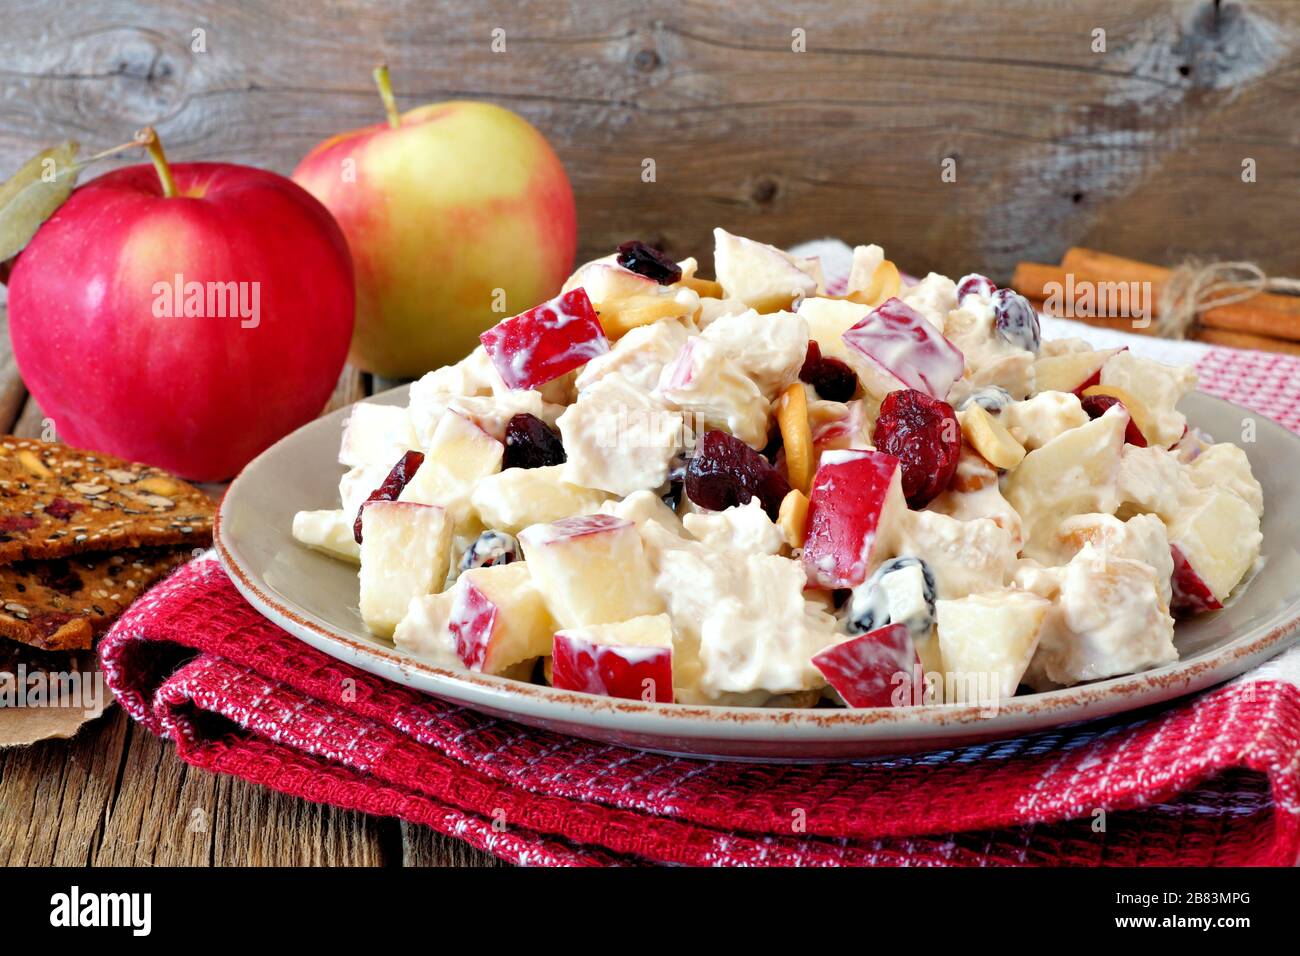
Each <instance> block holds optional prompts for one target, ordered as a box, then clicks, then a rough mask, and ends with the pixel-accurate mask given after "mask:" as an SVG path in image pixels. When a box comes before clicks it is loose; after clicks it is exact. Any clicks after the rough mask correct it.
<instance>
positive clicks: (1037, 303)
mask: <svg viewBox="0 0 1300 956" xmlns="http://www.w3.org/2000/svg"><path fill="white" fill-rule="evenodd" d="M1025 265H1030V266H1036V267H1037V266H1039V265H1040V264H1039V263H1023V262H1022V263H1021V264H1020V265H1019V266H1017V267H1016V275H1017V276H1020V277H1021V279H1022V280H1024V279H1025V277H1027V276H1032V275H1035V274H1036V272H1035V270H1026V271H1022V269H1021V266H1025ZM1043 268H1050V269H1058V267H1057V266H1048V267H1043ZM1060 271H1061V272H1062V274H1064V271H1063V270H1060ZM1043 274H1046V273H1043ZM1046 281H1048V282H1052V281H1059V280H1057V279H1052V278H1048V279H1047V280H1046ZM1022 284H1023V285H1024V287H1023V288H1022V287H1021V285H1017V284H1015V282H1014V280H1013V284H1012V288H1013V289H1015V290H1016V291H1017V292H1019V293H1020V294H1021V295H1023V296H1025V298H1027V299H1028V300H1029V304H1030V305H1032V306H1033V307H1034V308H1035V309H1037V310H1038V311H1039V312H1042V313H1043V314H1044V315H1058V316H1060V317H1062V318H1064V317H1065V316H1061V315H1060V313H1061V312H1062V310H1061V309H1055V310H1052V309H1048V308H1047V304H1046V302H1044V300H1042V299H1040V298H1036V297H1035V296H1034V295H1032V294H1030V292H1028V291H1026V290H1027V289H1032V288H1033V284H1032V283H1029V284H1024V283H1022ZM1038 289H1039V290H1040V291H1041V289H1042V286H1041V285H1039V286H1038ZM1079 321H1080V322H1086V323H1088V324H1089V325H1096V326H1099V327H1102V328H1111V329H1119V330H1120V331H1121V332H1140V333H1143V334H1154V333H1155V326H1154V325H1153V326H1151V327H1150V328H1146V329H1134V328H1133V327H1132V324H1131V320H1129V319H1114V318H1109V317H1106V316H1101V317H1094V318H1080V319H1079ZM1191 337H1192V338H1193V339H1195V340H1196V341H1198V342H1205V343H1206V344H1207V345H1224V346H1227V347H1229V348H1234V349H1255V350H1257V351H1261V352H1284V353H1286V354H1288V355H1300V342H1292V341H1289V340H1287V339H1275V338H1272V337H1271V336H1267V335H1252V334H1251V333H1249V332H1232V331H1229V330H1227V329H1212V328H1205V327H1204V326H1202V327H1201V328H1197V329H1193V330H1192V336H1191Z"/></svg>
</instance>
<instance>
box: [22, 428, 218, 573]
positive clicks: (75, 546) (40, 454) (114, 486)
mask: <svg viewBox="0 0 1300 956" xmlns="http://www.w3.org/2000/svg"><path fill="white" fill-rule="evenodd" d="M212 511H213V506H212V502H211V501H210V500H209V499H208V497H207V496H206V495H204V494H203V492H201V491H199V489H197V488H195V487H194V486H193V485H190V484H187V483H185V482H183V481H181V480H180V479H179V478H174V477H172V476H171V475H169V474H167V473H166V472H164V471H162V470H160V469H158V468H150V467H149V466H147V465H140V464H132V463H130V462H125V461H122V460H121V459H119V458H113V457H111V456H109V455H101V454H98V453H96V452H87V451H81V450H79V449H75V448H69V447H68V446H66V445H59V444H52V443H50V442H41V441H34V440H32V439H25V438H15V437H13V436H12V435H8V436H4V437H3V438H0V565H4V564H9V563H11V562H14V561H22V560H33V559H42V558H63V557H67V556H69V555H72V554H78V553H81V552H85V551H120V550H123V549H125V548H140V547H156V546H161V545H185V546H187V547H190V548H201V547H205V546H206V545H207V544H208V543H209V542H210V541H211V540H212Z"/></svg>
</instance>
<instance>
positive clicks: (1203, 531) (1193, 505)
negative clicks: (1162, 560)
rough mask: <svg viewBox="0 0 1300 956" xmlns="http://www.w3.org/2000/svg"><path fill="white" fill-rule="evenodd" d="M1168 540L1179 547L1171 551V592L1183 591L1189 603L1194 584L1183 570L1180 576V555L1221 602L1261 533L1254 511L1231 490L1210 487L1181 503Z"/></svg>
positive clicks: (1255, 553)
mask: <svg viewBox="0 0 1300 956" xmlns="http://www.w3.org/2000/svg"><path fill="white" fill-rule="evenodd" d="M1169 541H1170V543H1171V544H1172V545H1173V546H1174V547H1175V548H1177V550H1178V553H1177V554H1176V555H1175V557H1174V563H1175V582H1174V588H1175V592H1180V593H1182V594H1185V595H1188V599H1189V603H1194V602H1193V601H1192V598H1193V597H1194V596H1195V595H1196V593H1197V592H1198V590H1199V589H1197V588H1195V587H1191V586H1188V582H1189V581H1190V578H1188V577H1187V575H1186V571H1184V572H1183V574H1182V576H1181V578H1180V576H1179V570H1178V567H1179V566H1180V561H1179V556H1180V555H1181V558H1182V562H1181V564H1185V565H1186V566H1187V568H1188V569H1190V571H1192V572H1194V573H1195V576H1196V577H1198V578H1200V580H1201V581H1202V582H1204V584H1205V587H1206V588H1208V589H1209V592H1210V594H1211V595H1212V596H1213V597H1214V599H1215V600H1216V601H1218V602H1220V603H1222V602H1223V600H1224V599H1225V598H1226V597H1227V596H1228V595H1229V594H1231V593H1232V589H1233V588H1235V587H1236V586H1237V583H1238V582H1239V581H1241V579H1242V578H1243V577H1245V576H1246V572H1248V571H1249V570H1250V569H1251V567H1252V566H1253V565H1254V564H1255V559H1256V558H1258V557H1259V547H1260V542H1261V541H1262V535H1261V534H1260V532H1259V517H1258V516H1257V515H1256V514H1255V511H1254V509H1252V508H1251V507H1250V505H1249V504H1247V503H1246V502H1245V501H1243V500H1242V499H1241V498H1239V497H1238V496H1237V495H1235V494H1233V493H1232V492H1231V491H1226V490H1223V489H1220V488H1214V489H1207V490H1205V491H1203V492H1201V493H1200V494H1198V495H1195V496H1193V498H1192V500H1191V501H1189V502H1188V503H1186V504H1185V505H1184V507H1183V509H1182V510H1181V511H1180V512H1179V513H1178V515H1177V517H1175V519H1174V521H1173V523H1172V524H1171V525H1170V526H1169ZM1175 601H1176V603H1177V602H1178V596H1177V593H1176V595H1175ZM1180 606H1181V605H1180Z"/></svg>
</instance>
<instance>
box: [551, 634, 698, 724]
mask: <svg viewBox="0 0 1300 956" xmlns="http://www.w3.org/2000/svg"><path fill="white" fill-rule="evenodd" d="M551 683H552V684H553V685H554V686H555V687H558V688H560V689H561V690H578V691H583V692H584V693H588V694H601V695H604V696H606V697H622V698H624V699H627V700H652V701H658V702H660V703H665V704H671V703H672V701H673V646H672V629H671V626H670V625H669V624H668V618H667V616H666V615H651V616H647V617H638V618H633V619H631V620H630V621H624V622H622V623H620V624H606V625H601V626H597V627H587V628H577V629H574V630H564V631H557V632H556V634H555V639H554V644H553V648H552V657H551Z"/></svg>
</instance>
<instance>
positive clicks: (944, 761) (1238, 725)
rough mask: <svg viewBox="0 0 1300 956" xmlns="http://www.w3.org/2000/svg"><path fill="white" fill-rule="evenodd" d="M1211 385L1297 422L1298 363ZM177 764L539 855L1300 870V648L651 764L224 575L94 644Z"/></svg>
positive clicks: (208, 575)
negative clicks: (409, 684)
mask: <svg viewBox="0 0 1300 956" xmlns="http://www.w3.org/2000/svg"><path fill="white" fill-rule="evenodd" d="M1198 370H1199V371H1200V372H1201V376H1202V387H1203V388H1205V389H1206V390H1208V391H1211V392H1214V393H1218V394H1221V395H1224V396H1225V397H1230V398H1233V399H1234V400H1237V401H1240V402H1243V403H1244V404H1249V405H1251V406H1252V407H1255V408H1257V409H1259V410H1260V411H1262V412H1265V413H1267V414H1271V415H1273V416H1274V417H1276V418H1279V419H1281V420H1283V421H1284V422H1285V423H1286V424H1288V425H1290V426H1291V427H1293V428H1295V427H1296V425H1297V414H1296V411H1297V407H1300V397H1297V396H1295V395H1294V392H1293V391H1291V392H1288V391H1287V390H1294V388H1295V383H1297V382H1300V361H1297V360H1296V359H1294V358H1291V357H1290V356H1272V355H1269V356H1262V355H1260V354H1259V353H1248V352H1233V351H1230V350H1222V349H1213V350H1210V351H1209V353H1208V354H1207V355H1205V356H1204V357H1202V358H1201V360H1200V361H1199V362H1198ZM100 653H101V657H102V660H103V666H104V672H105V674H106V677H107V680H108V683H109V685H110V687H111V688H112V690H113V692H114V694H115V695H116V696H117V698H118V700H119V701H121V703H122V704H123V706H124V707H125V708H126V709H127V711H128V712H129V713H130V714H131V715H132V716H133V717H134V718H135V719H136V720H139V721H141V722H142V723H144V724H146V725H147V726H148V727H149V728H150V729H151V730H153V731H154V732H155V733H158V734H161V735H163V736H164V737H167V738H168V739H170V740H173V741H174V742H175V744H176V746H177V749H178V751H179V753H180V755H181V757H182V758H183V759H184V760H186V761H188V762H190V763H192V764H194V765H196V766H199V767H204V768H206V769H209V770H214V771H218V772H223V773H232V774H236V775H238V776H241V777H244V778H245V779H248V780H251V781H254V782H256V783H260V784H264V785H266V786H270V787H274V788H275V789H277V790H281V791H283V792H286V793H291V794H294V795H297V796H300V797H304V798H306V799H309V800H315V801H321V802H328V803H333V804H337V805H339V806H343V807H348V808H352V809H357V810H362V811H364V812H367V813H375V814H383V815H391V816H399V817H402V818H404V819H407V820H410V821H413V822H416V823H421V824H427V825H429V826H431V827H433V828H434V829H436V830H438V831H440V832H442V833H446V834H450V835H452V836H455V837H458V838H460V839H463V840H465V841H466V842H468V843H470V844H472V845H474V846H477V847H480V848H482V849H484V850H487V851H489V852H491V853H493V854H495V855H497V856H499V857H501V858H503V859H506V860H509V861H512V862H516V863H529V864H541V865H564V864H576V865H591V864H616V863H626V864H645V863H681V864H696V865H730V864H750V865H837V864H842V865H859V864H899V865H988V864H1088V865H1135V864H1151V865H1179V864H1184V865H1212V864H1218V865H1231V864H1253V865H1263V864H1275V865H1291V864H1294V863H1296V862H1297V856H1298V855H1300V648H1295V649H1293V650H1291V651H1289V652H1287V653H1286V654H1284V655H1282V656H1281V657H1279V658H1276V659H1274V660H1273V661H1271V662H1269V663H1268V664H1266V665H1264V666H1263V667H1261V668H1259V669H1257V670H1256V671H1254V672H1253V673H1251V674H1248V675H1246V676H1245V677H1243V678H1241V679H1239V680H1237V681H1234V682H1232V683H1231V684H1228V685H1226V686H1223V687H1220V688H1217V689H1214V690H1212V691H1208V692H1206V693H1204V694H1202V695H1200V696H1199V697H1196V698H1194V699H1192V700H1190V701H1184V702H1181V703H1178V704H1175V705H1172V706H1170V707H1168V708H1166V709H1164V710H1161V711H1159V712H1157V713H1147V714H1143V715H1140V716H1130V717H1128V718H1125V719H1119V720H1112V721H1109V722H1105V723H1100V724H1089V725H1087V726H1085V727H1081V728H1070V729H1062V730H1059V731H1056V732H1052V733H1047V734H1042V735H1038V736H1034V737H1026V738H1021V739H1016V740H1010V741H1005V742H998V743H990V744H984V745H979V746H973V747H968V748H965V749H962V750H955V751H942V752H937V753H931V754H925V755H920V756H913V757H900V758H896V759H889V760H879V761H875V762H870V763H863V764H825V765H815V766H803V767H800V766H773V765H755V764H744V763H720V762H719V763H711V762H705V761H692V760H684V759H676V758H672V757H664V756H658V755H654V754H647V753H641V752H637V751H632V750H625V749H621V748H618V747H610V746H604V745H600V744H594V743H589V742H586V741H582V740H577V739H574V738H569V737H564V736H559V735H556V734H551V733H545V732H542V731H536V730H531V729H528V728H525V727H522V726H520V725H517V724H513V723H511V722H509V721H504V720H498V719H495V718H491V717H486V716H483V715H480V714H477V713H474V712H473V711H469V710H465V709H462V708H460V707H457V706H454V705H450V704H446V703H443V702H441V701H438V700H436V699H433V698H431V697H427V696H424V695H422V694H419V693H416V692H413V691H410V690H408V689H406V688H404V687H401V686H397V685H394V684H391V683H388V682H386V681H384V680H381V679H379V678H376V677H372V676H370V675H368V674H366V673H364V672H362V671H359V670H356V669H355V668H352V667H350V666H348V665H346V664H343V663H341V662H339V661H336V660H334V659H333V658H330V657H328V656H326V655H324V654H322V653H320V652H318V651H315V650H313V649H312V648H310V647H308V646H307V645H305V644H303V643H302V642H300V641H298V640H296V639H294V638H292V637H290V636H289V635H288V634H286V633H285V632H284V631H282V630H280V629H279V628H277V627H275V626H274V625H273V624H271V623H270V622H269V621H267V620H266V619H264V618H262V617H261V616H260V615H259V614H257V612H256V611H254V610H253V609H252V608H251V607H250V606H249V605H247V604H246V603H245V602H244V601H243V600H242V599H241V598H240V597H239V595H238V594H237V592H236V591H235V589H234V587H233V586H232V585H231V583H230V581H229V579H228V578H227V577H226V575H225V573H224V572H223V571H222V570H221V568H220V567H219V565H218V564H217V563H216V562H215V561H212V560H210V559H203V560H199V561H196V562H193V563H191V564H190V565H188V566H187V567H185V568H183V569H181V570H180V571H178V572H177V573H176V574H175V575H173V576H172V577H171V578H170V579H168V580H167V581H165V582H164V583H163V584H161V585H159V586H158V587H156V588H154V589H153V590H152V591H150V592H149V594H148V595H147V596H146V597H145V598H143V599H142V600H141V601H139V602H137V604H136V605H135V606H134V607H133V608H132V609H131V610H130V611H129V612H128V613H127V614H126V615H125V616H123V617H122V619H121V620H120V621H119V622H118V623H117V625H116V626H115V627H114V628H113V630H112V631H111V632H110V633H109V635H108V636H107V637H106V638H105V640H104V641H103V643H102V645H101V651H100Z"/></svg>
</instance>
